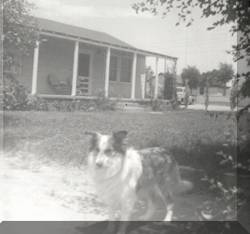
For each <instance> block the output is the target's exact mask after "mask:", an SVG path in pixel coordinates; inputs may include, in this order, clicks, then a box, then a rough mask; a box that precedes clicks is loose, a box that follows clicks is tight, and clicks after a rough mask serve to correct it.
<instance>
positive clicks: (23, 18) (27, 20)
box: [3, 0, 38, 70]
mask: <svg viewBox="0 0 250 234" xmlns="http://www.w3.org/2000/svg"><path fill="white" fill-rule="evenodd" d="M33 7H34V6H33V5H32V4H30V3H29V2H28V1H26V0H21V1H20V0H3V9H4V10H3V34H4V35H3V46H4V56H3V60H4V69H8V70H9V68H10V66H12V65H13V63H14V58H13V54H12V52H13V50H17V51H18V52H20V53H21V54H22V55H24V54H29V53H30V52H31V50H32V49H33V48H34V47H35V41H36V39H37V38H38V32H37V25H36V21H35V19H34V18H33V17H32V16H31V15H30V11H31V9H33Z"/></svg>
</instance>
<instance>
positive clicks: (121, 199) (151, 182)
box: [87, 131, 192, 233]
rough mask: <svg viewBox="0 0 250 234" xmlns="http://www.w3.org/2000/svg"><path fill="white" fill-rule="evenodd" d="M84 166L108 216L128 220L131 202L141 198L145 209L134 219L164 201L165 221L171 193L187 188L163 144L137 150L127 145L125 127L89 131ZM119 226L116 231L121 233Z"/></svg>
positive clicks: (148, 215)
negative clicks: (114, 130)
mask: <svg viewBox="0 0 250 234" xmlns="http://www.w3.org/2000/svg"><path fill="white" fill-rule="evenodd" d="M87 134H89V135H91V136H92V137H91V144H90V150H89V155H88V166H89V169H90V174H91V177H92V179H93V181H94V184H95V187H96V190H97V194H98V195H99V197H100V199H102V201H103V202H104V203H105V204H106V205H107V206H108V208H109V213H110V220H113V221H115V220H121V221H129V220H131V215H132V212H133V210H134V206H135V203H136V202H137V201H139V200H144V201H145V202H146V204H147V210H146V212H145V213H144V214H143V215H142V216H141V217H140V218H138V220H150V219H151V218H152V216H153V215H154V213H155V211H156V203H157V202H161V207H162V206H163V205H164V207H165V212H166V215H165V217H164V220H165V221H171V219H172V215H173V194H174V193H180V192H184V191H186V190H189V189H191V187H192V184H191V183H190V182H188V181H183V180H181V177H180V173H179V169H178V165H177V163H176V161H175V160H174V158H173V157H172V156H171V155H170V154H169V153H168V152H167V151H166V150H165V149H163V148H159V147H156V148H148V149H144V150H140V151H137V150H135V149H133V148H127V147H126V144H125V141H126V137H127V132H126V131H119V132H115V133H113V134H112V135H102V134H100V133H92V132H91V133H90V132H88V133H87ZM124 230H125V229H124V228H122V230H121V231H120V233H124V232H125V231H124Z"/></svg>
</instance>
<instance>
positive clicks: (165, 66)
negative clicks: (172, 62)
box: [164, 58, 167, 73]
mask: <svg viewBox="0 0 250 234" xmlns="http://www.w3.org/2000/svg"><path fill="white" fill-rule="evenodd" d="M166 72H167V59H166V58H164V73H166Z"/></svg>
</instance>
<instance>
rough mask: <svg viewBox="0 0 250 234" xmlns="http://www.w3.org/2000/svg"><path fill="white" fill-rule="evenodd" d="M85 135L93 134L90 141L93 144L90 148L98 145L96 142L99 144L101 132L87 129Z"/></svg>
mask: <svg viewBox="0 0 250 234" xmlns="http://www.w3.org/2000/svg"><path fill="white" fill-rule="evenodd" d="M85 135H89V136H91V141H90V143H91V145H90V148H91V149H92V148H94V147H95V146H96V144H97V141H98V136H99V133H97V132H89V131H86V132H85Z"/></svg>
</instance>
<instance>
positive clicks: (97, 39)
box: [37, 18, 177, 60]
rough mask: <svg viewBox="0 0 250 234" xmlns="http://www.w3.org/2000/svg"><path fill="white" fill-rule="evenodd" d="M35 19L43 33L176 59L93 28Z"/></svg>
mask: <svg viewBox="0 0 250 234" xmlns="http://www.w3.org/2000/svg"><path fill="white" fill-rule="evenodd" d="M37 21H38V26H39V28H40V30H41V32H44V33H48V34H52V35H53V34H54V35H55V36H56V35H59V36H67V37H71V38H72V39H76V40H77V39H80V40H81V39H82V40H84V41H87V42H89V43H95V44H98V45H100V46H107V47H108V46H112V47H113V48H116V49H121V50H128V51H134V52H138V53H141V54H145V55H149V56H159V57H164V58H168V59H172V60H177V58H176V57H173V56H169V55H165V54H161V53H157V52H152V51H147V50H142V49H138V48H136V47H134V46H132V45H130V44H128V43H126V42H124V41H121V40H119V39H117V38H115V37H113V36H111V35H109V34H107V33H104V32H99V31H94V30H90V29H86V28H82V27H77V26H73V25H69V24H64V23H60V22H57V21H53V20H48V19H44V18H37Z"/></svg>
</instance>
